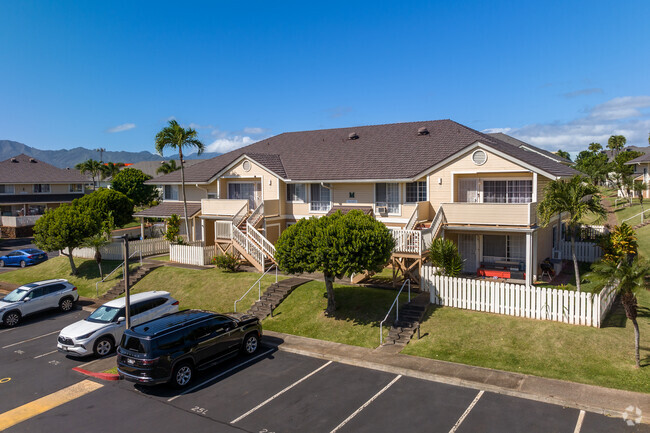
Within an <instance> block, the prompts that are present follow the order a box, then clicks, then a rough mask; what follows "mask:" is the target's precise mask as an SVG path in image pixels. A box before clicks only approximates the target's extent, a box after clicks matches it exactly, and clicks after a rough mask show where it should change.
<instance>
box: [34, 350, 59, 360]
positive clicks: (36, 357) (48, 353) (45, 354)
mask: <svg viewBox="0 0 650 433" xmlns="http://www.w3.org/2000/svg"><path fill="white" fill-rule="evenodd" d="M56 352H58V350H53V351H51V352H47V353H44V354H42V355H38V356H35V357H34V359H38V358H42V357H44V356H47V355H51V354H53V353H56Z"/></svg>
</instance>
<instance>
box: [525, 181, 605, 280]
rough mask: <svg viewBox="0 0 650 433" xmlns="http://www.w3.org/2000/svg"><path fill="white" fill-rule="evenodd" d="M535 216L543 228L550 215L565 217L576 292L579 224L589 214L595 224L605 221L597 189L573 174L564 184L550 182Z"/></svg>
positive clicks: (578, 272) (603, 209) (549, 219)
mask: <svg viewBox="0 0 650 433" xmlns="http://www.w3.org/2000/svg"><path fill="white" fill-rule="evenodd" d="M537 213H538V214H539V217H540V220H541V221H540V222H541V224H542V226H547V225H548V224H549V223H550V221H551V218H552V217H553V216H554V215H558V218H562V214H564V213H567V214H568V223H569V230H570V232H571V256H572V258H573V269H574V272H575V276H576V288H577V290H578V292H579V291H580V271H579V270H578V259H577V258H576V233H577V232H578V230H579V229H580V223H581V221H582V220H583V219H584V218H585V217H586V216H587V215H588V214H590V213H593V214H595V215H596V220H597V221H602V220H604V219H605V216H606V215H607V212H606V211H605V208H604V207H603V205H602V204H601V203H600V194H599V190H598V187H596V186H594V185H593V184H591V183H589V182H586V179H585V178H583V177H582V176H580V175H575V176H573V177H572V178H571V179H569V180H568V181H565V180H564V179H560V180H554V181H552V182H550V183H549V184H548V185H547V186H546V188H544V199H543V200H542V201H541V202H540V203H539V205H538V206H537Z"/></svg>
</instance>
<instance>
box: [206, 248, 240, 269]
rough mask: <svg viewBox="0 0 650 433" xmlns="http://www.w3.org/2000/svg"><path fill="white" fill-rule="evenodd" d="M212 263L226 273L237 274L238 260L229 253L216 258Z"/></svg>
mask: <svg viewBox="0 0 650 433" xmlns="http://www.w3.org/2000/svg"><path fill="white" fill-rule="evenodd" d="M212 263H213V264H214V265H216V266H217V268H219V269H223V270H224V271H226V272H237V271H238V270H239V265H240V262H239V259H238V258H237V257H235V256H234V255H232V254H230V253H226V254H224V255H222V256H216V257H215V258H213V259H212Z"/></svg>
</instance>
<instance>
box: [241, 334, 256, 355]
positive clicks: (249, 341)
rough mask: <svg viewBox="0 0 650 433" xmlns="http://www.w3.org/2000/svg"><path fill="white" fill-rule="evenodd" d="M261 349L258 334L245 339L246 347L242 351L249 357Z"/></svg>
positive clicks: (249, 335)
mask: <svg viewBox="0 0 650 433" xmlns="http://www.w3.org/2000/svg"><path fill="white" fill-rule="evenodd" d="M259 347H260V338H259V337H258V336H257V334H248V335H247V336H246V338H244V345H243V346H242V351H243V352H244V353H245V354H247V355H252V354H254V353H255V352H257V349H258V348H259Z"/></svg>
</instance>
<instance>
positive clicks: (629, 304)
mask: <svg viewBox="0 0 650 433" xmlns="http://www.w3.org/2000/svg"><path fill="white" fill-rule="evenodd" d="M621 303H622V304H623V308H624V309H625V316H626V317H627V318H628V319H630V320H631V321H632V325H634V361H635V365H636V368H640V367H641V363H640V361H641V359H640V357H639V324H638V323H637V321H636V316H637V300H636V296H635V295H634V293H630V292H627V293H623V294H622V295H621Z"/></svg>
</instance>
